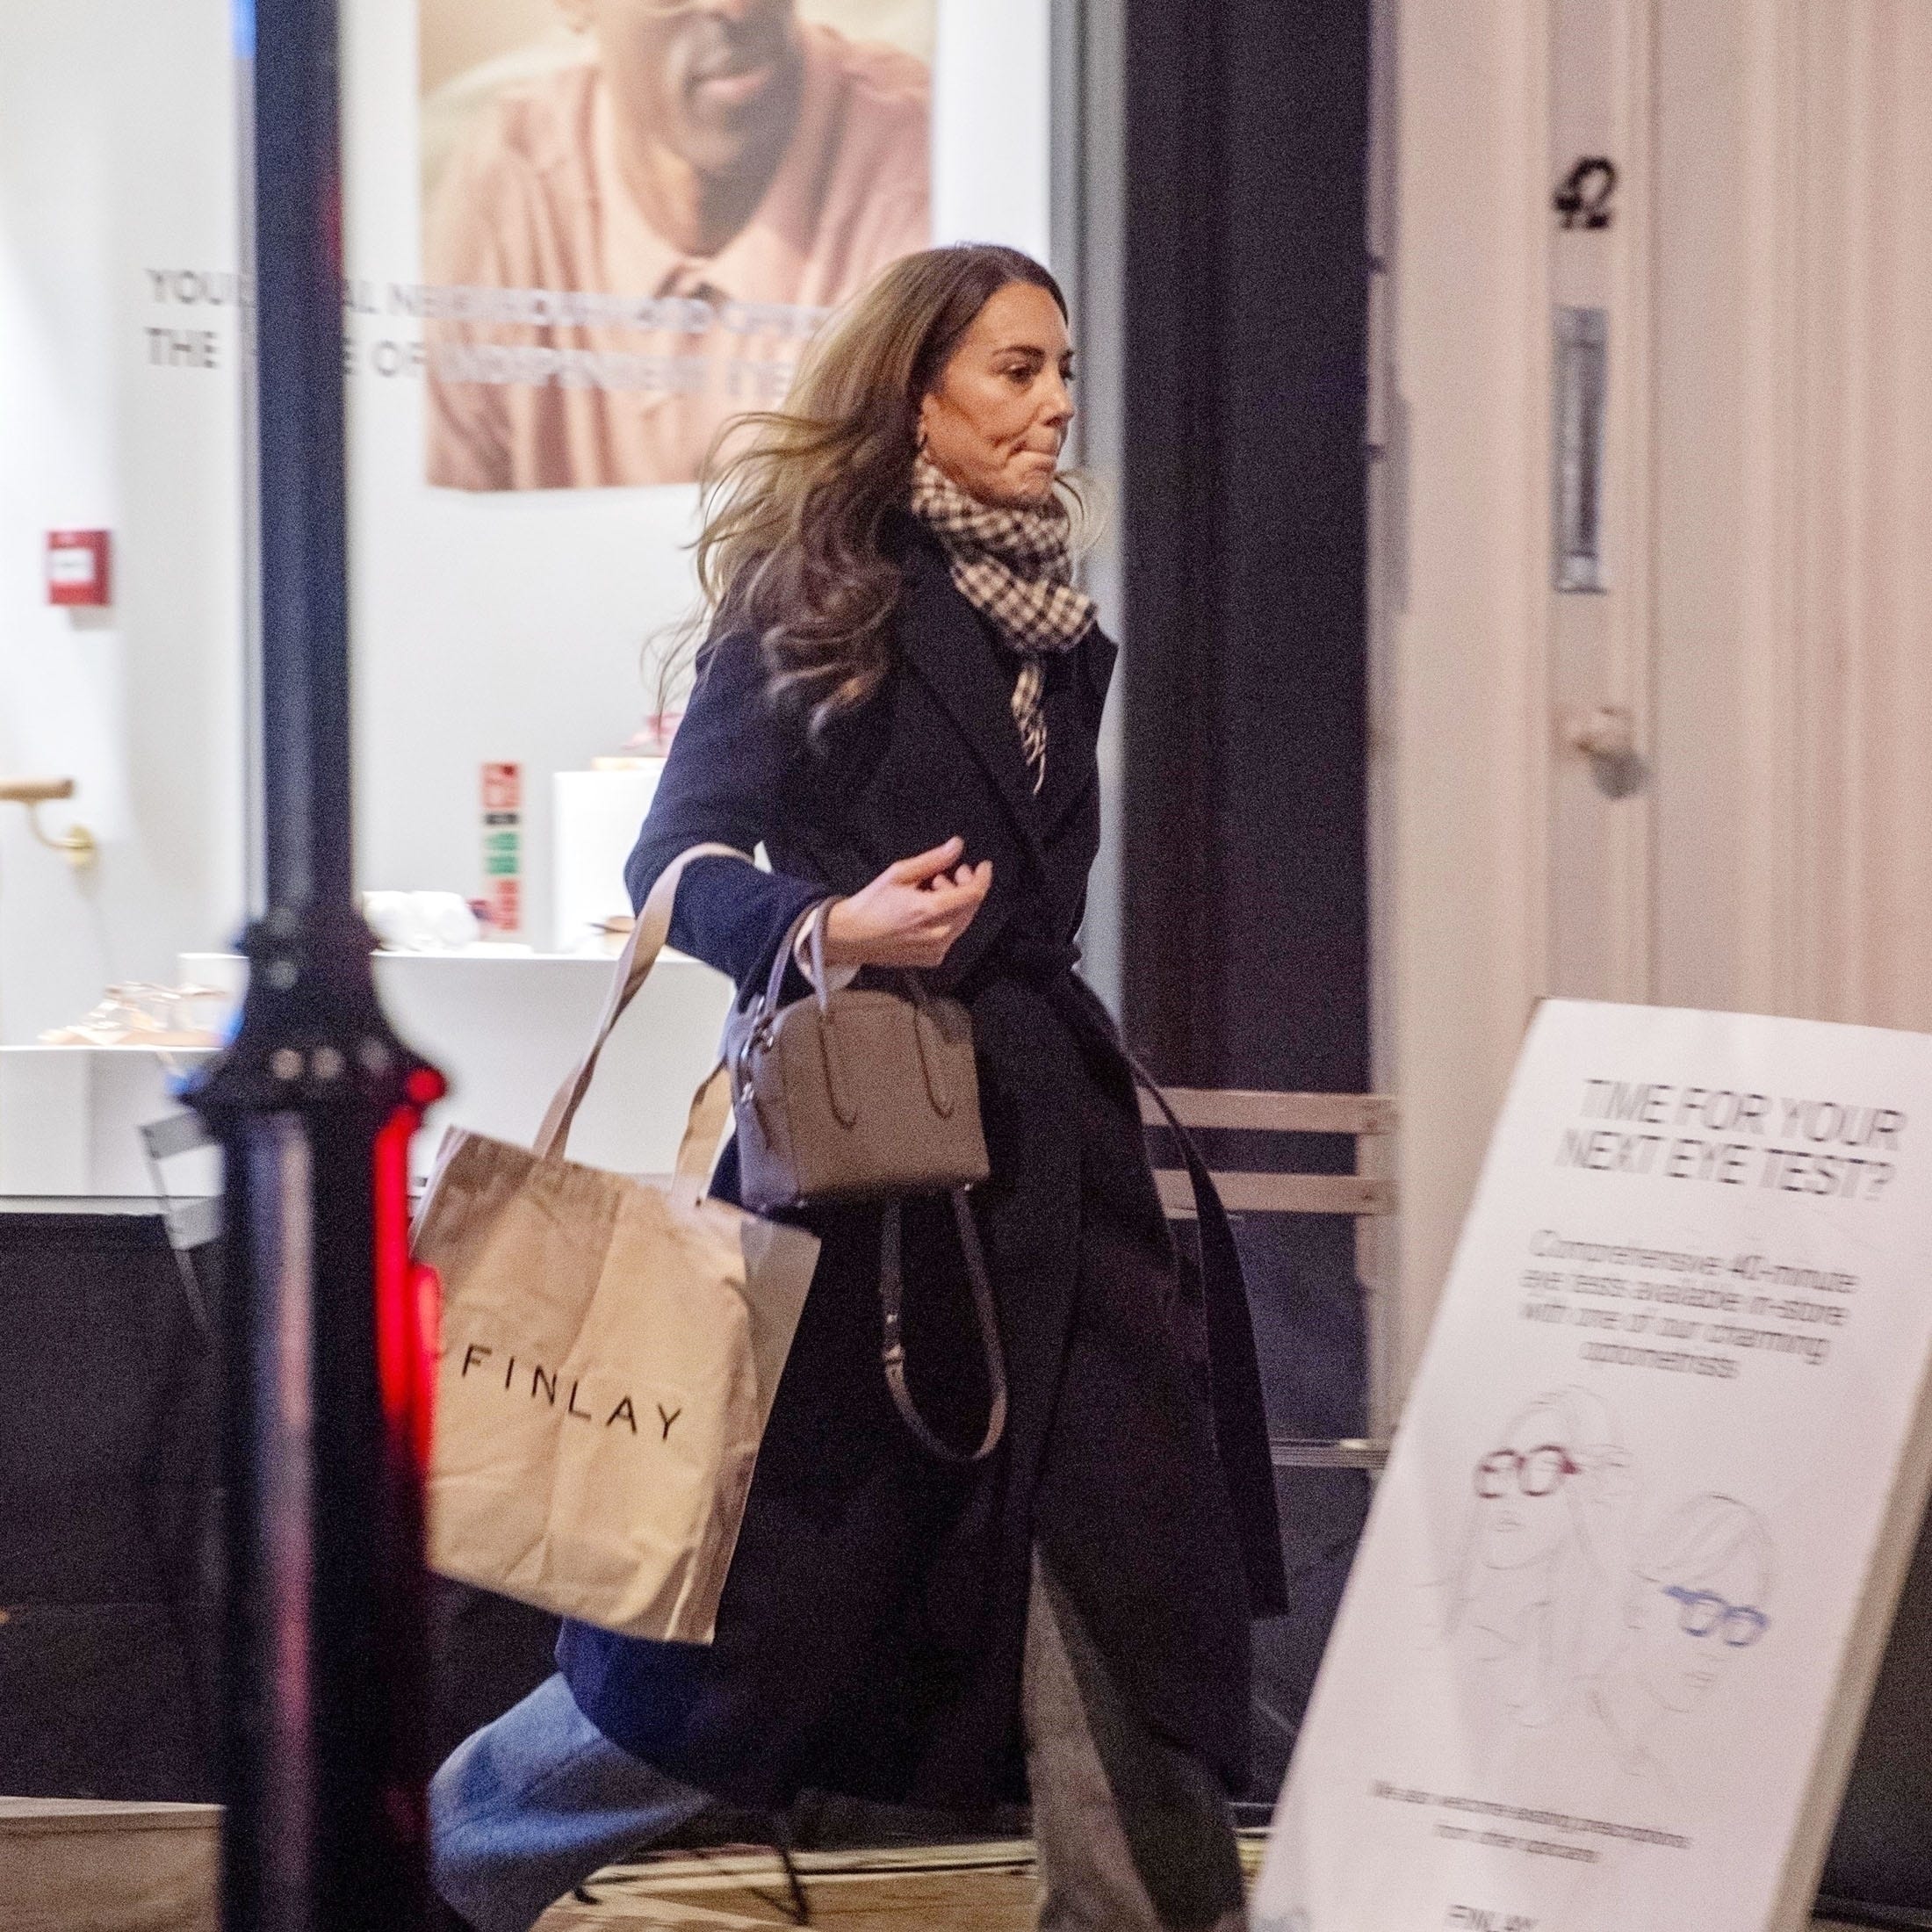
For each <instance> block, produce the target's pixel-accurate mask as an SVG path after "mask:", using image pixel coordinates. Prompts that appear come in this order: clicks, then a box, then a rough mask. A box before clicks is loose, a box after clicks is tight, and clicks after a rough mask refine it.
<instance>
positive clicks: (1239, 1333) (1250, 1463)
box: [1121, 1047, 1288, 1617]
mask: <svg viewBox="0 0 1932 1932" xmlns="http://www.w3.org/2000/svg"><path fill="white" fill-rule="evenodd" d="M1121 1054H1122V1056H1123V1057H1124V1058H1125V1060H1126V1061H1127V1063H1128V1067H1129V1068H1130V1069H1131V1070H1132V1071H1133V1075H1134V1078H1135V1080H1136V1081H1137V1082H1138V1083H1139V1084H1140V1086H1141V1088H1142V1089H1143V1092H1146V1093H1147V1094H1148V1095H1149V1097H1150V1099H1152V1100H1153V1102H1154V1105H1155V1106H1156V1107H1158V1108H1159V1109H1160V1111H1161V1114H1162V1115H1163V1116H1164V1119H1165V1120H1166V1122H1167V1125H1168V1128H1169V1129H1170V1131H1171V1133H1172V1134H1173V1136H1174V1139H1175V1142H1176V1143H1177V1144H1178V1146H1179V1150H1180V1157H1181V1162H1182V1164H1183V1165H1184V1166H1185V1167H1186V1170H1187V1179H1188V1181H1189V1183H1190V1184H1191V1185H1192V1186H1193V1194H1194V1217H1195V1227H1196V1229H1197V1231H1198V1233H1199V1235H1200V1272H1201V1286H1202V1290H1203V1294H1202V1301H1203V1310H1202V1312H1203V1314H1204V1316H1205V1318H1206V1321H1207V1325H1208V1387H1209V1395H1210V1400H1211V1402H1212V1403H1213V1407H1214V1421H1215V1443H1216V1445H1217V1447H1218V1448H1219V1450H1220V1452H1221V1467H1222V1474H1223V1476H1224V1477H1225V1478H1226V1480H1227V1483H1228V1491H1229V1500H1230V1501H1231V1502H1232V1503H1233V1504H1234V1508H1235V1523H1236V1533H1237V1536H1238V1538H1239V1540H1240V1543H1241V1554H1242V1560H1243V1565H1244V1568H1245V1570H1246V1572H1247V1577H1248V1597H1249V1607H1250V1609H1251V1611H1252V1612H1253V1614H1254V1615H1256V1616H1258V1617H1272V1616H1277V1615H1279V1614H1280V1613H1281V1612H1282V1611H1286V1610H1287V1607H1288V1602H1287V1572H1286V1570H1285V1568H1283V1564H1282V1554H1281V1525H1280V1513H1279V1505H1278V1503H1277V1502H1276V1498H1275V1493H1274V1456H1273V1449H1272V1444H1271V1443H1270V1441H1269V1439H1268V1423H1267V1401H1266V1397H1265V1395H1264V1393H1263V1390H1262V1385H1261V1364H1260V1360H1259V1359H1258V1356H1257V1354H1256V1352H1255V1339H1254V1323H1253V1320H1252V1317H1251V1314H1250V1311H1249V1306H1248V1287H1247V1282H1246V1280H1245V1278H1244V1273H1243V1270H1242V1266H1241V1251H1240V1250H1239V1249H1238V1248H1237V1247H1236V1245H1235V1234H1234V1229H1233V1228H1232V1227H1231V1226H1230V1225H1229V1220H1228V1210H1227V1208H1225V1207H1223V1206H1222V1200H1221V1191H1220V1189H1219V1188H1217V1187H1216V1186H1215V1179H1214V1176H1213V1175H1212V1174H1211V1173H1210V1172H1209V1171H1208V1163H1207V1161H1206V1159H1205V1158H1204V1157H1202V1154H1201V1151H1200V1145H1199V1143H1197V1142H1196V1141H1195V1139H1194V1137H1193V1135H1192V1134H1190V1133H1189V1132H1188V1131H1187V1128H1186V1127H1185V1126H1184V1125H1183V1124H1182V1121H1181V1118H1180V1115H1179V1114H1177V1113H1176V1112H1175V1111H1174V1109H1173V1107H1172V1106H1171V1103H1170V1102H1169V1100H1168V1098H1167V1096H1166V1095H1165V1094H1164V1093H1163V1092H1161V1090H1160V1085H1159V1083H1158V1082H1157V1080H1156V1079H1155V1078H1154V1077H1153V1075H1152V1074H1150V1072H1149V1071H1147V1069H1146V1068H1145V1067H1143V1065H1142V1064H1141V1063H1140V1062H1139V1061H1138V1060H1137V1059H1136V1058H1135V1056H1133V1055H1132V1054H1130V1053H1128V1052H1127V1050H1126V1049H1125V1048H1124V1047H1123V1048H1122V1049H1121Z"/></svg>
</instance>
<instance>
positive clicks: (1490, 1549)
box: [1477, 1409, 1575, 1569]
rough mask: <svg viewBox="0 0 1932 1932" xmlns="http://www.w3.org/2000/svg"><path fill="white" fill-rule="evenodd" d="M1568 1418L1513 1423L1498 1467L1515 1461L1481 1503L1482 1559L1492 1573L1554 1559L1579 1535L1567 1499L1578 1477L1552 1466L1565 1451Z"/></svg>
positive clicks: (1543, 1414) (1529, 1415) (1535, 1417)
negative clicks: (1569, 1487) (1565, 1420)
mask: <svg viewBox="0 0 1932 1932" xmlns="http://www.w3.org/2000/svg"><path fill="white" fill-rule="evenodd" d="M1565 1432H1566V1431H1565V1430H1564V1425H1563V1418H1562V1417H1561V1416H1559V1415H1558V1414H1557V1413H1556V1412H1555V1411H1554V1409H1529V1410H1527V1411H1526V1412H1525V1414H1523V1415H1521V1416H1518V1417H1517V1419H1516V1421H1515V1422H1514V1423H1513V1424H1510V1432H1509V1434H1508V1436H1507V1437H1506V1438H1504V1441H1503V1445H1502V1448H1501V1450H1500V1451H1499V1452H1498V1454H1497V1458H1496V1460H1497V1463H1498V1464H1499V1465H1502V1464H1503V1462H1504V1460H1505V1459H1507V1458H1510V1457H1513V1458H1515V1459H1517V1460H1516V1462H1515V1466H1514V1467H1509V1468H1508V1469H1507V1472H1506V1474H1504V1475H1503V1476H1501V1477H1500V1478H1499V1480H1497V1481H1496V1482H1495V1483H1494V1484H1492V1485H1489V1487H1492V1488H1493V1489H1495V1491H1496V1493H1495V1494H1494V1495H1493V1496H1484V1498H1483V1500H1482V1501H1481V1503H1478V1504H1477V1508H1478V1509H1479V1510H1481V1559H1482V1561H1483V1562H1485V1563H1486V1564H1488V1565H1489V1568H1491V1569H1516V1568H1519V1567H1520V1566H1521V1565H1523V1564H1525V1563H1539V1562H1541V1561H1544V1560H1545V1559H1546V1557H1549V1556H1552V1555H1554V1554H1555V1553H1556V1552H1557V1551H1558V1550H1560V1549H1561V1548H1562V1546H1564V1545H1565V1544H1566V1543H1568V1541H1570V1539H1571V1538H1572V1537H1573V1536H1574V1535H1575V1523H1574V1519H1573V1518H1572V1517H1571V1514H1570V1505H1569V1499H1568V1497H1567V1496H1565V1495H1564V1494H1563V1489H1564V1488H1565V1486H1566V1485H1567V1483H1568V1481H1573V1480H1574V1478H1569V1477H1566V1476H1563V1475H1562V1474H1560V1472H1559V1471H1558V1470H1557V1469H1555V1468H1554V1467H1546V1465H1549V1464H1551V1463H1552V1462H1553V1461H1554V1459H1553V1458H1552V1457H1551V1455H1550V1453H1549V1452H1550V1451H1551V1450H1552V1449H1553V1448H1562V1447H1564V1446H1565V1445H1564V1444H1563V1437H1564V1434H1565Z"/></svg>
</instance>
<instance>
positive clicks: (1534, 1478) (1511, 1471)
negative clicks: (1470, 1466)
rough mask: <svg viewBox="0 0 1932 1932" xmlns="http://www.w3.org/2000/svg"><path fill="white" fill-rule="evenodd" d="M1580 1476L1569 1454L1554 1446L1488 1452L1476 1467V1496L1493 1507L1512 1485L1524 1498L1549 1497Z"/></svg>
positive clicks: (1558, 1445) (1544, 1445) (1548, 1444)
mask: <svg viewBox="0 0 1932 1932" xmlns="http://www.w3.org/2000/svg"><path fill="white" fill-rule="evenodd" d="M1578 1474H1582V1470H1581V1467H1580V1466H1579V1465H1578V1464H1577V1463H1575V1461H1573V1460H1571V1457H1570V1453H1569V1451H1568V1450H1567V1449H1565V1448H1564V1447H1562V1445H1561V1444H1558V1443H1554V1442H1546V1443H1539V1445H1537V1446H1536V1447H1535V1448H1533V1449H1492V1450H1491V1451H1490V1452H1489V1454H1488V1455H1486V1456H1485V1457H1483V1459H1482V1460H1481V1462H1479V1463H1477V1465H1476V1494H1477V1495H1478V1496H1481V1497H1482V1499H1483V1500H1484V1501H1485V1502H1488V1503H1493V1502H1495V1501H1496V1498H1497V1497H1498V1496H1507V1495H1508V1494H1509V1492H1510V1486H1511V1484H1512V1483H1513V1484H1514V1485H1515V1487H1516V1488H1517V1489H1520V1490H1521V1491H1522V1492H1523V1494H1524V1495H1525V1496H1549V1495H1550V1494H1552V1493H1553V1492H1554V1490H1556V1489H1560V1488H1561V1486H1562V1484H1563V1483H1564V1482H1565V1481H1568V1478H1569V1477H1571V1476H1574V1475H1578Z"/></svg>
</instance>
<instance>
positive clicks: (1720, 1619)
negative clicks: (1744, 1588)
mask: <svg viewBox="0 0 1932 1932" xmlns="http://www.w3.org/2000/svg"><path fill="white" fill-rule="evenodd" d="M1661 1587H1662V1590H1663V1593H1664V1595H1665V1596H1666V1597H1675V1598H1676V1601H1677V1605H1678V1609H1677V1627H1678V1629H1680V1630H1681V1631H1683V1633H1684V1634H1685V1635H1686V1636H1689V1637H1709V1636H1713V1635H1715V1636H1719V1637H1721V1638H1722V1639H1723V1640H1724V1641H1725V1643H1726V1644H1727V1645H1728V1646H1729V1647H1731V1648H1732V1649H1733V1650H1743V1649H1745V1648H1747V1647H1748V1646H1750V1645H1752V1644H1755V1642H1756V1641H1757V1640H1758V1639H1759V1638H1760V1637H1762V1636H1763V1634H1764V1633H1765V1632H1766V1631H1767V1630H1769V1629H1770V1627H1771V1619H1770V1618H1769V1617H1767V1616H1766V1615H1765V1614H1764V1612H1763V1611H1762V1610H1755V1609H1753V1608H1751V1607H1750V1606H1749V1605H1748V1604H1733V1603H1727V1601H1726V1600H1725V1599H1724V1598H1723V1597H1719V1595H1718V1594H1717V1592H1716V1591H1715V1590H1690V1589H1687V1588H1686V1587H1685V1586H1684V1585H1683V1584H1682V1583H1665V1584H1663V1585H1662V1586H1661Z"/></svg>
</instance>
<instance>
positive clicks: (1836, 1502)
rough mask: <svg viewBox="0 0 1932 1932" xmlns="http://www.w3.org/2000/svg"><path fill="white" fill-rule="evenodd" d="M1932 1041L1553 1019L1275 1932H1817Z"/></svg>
mask: <svg viewBox="0 0 1932 1932" xmlns="http://www.w3.org/2000/svg"><path fill="white" fill-rule="evenodd" d="M1928 1352H1932V1036H1928V1035H1924V1034H1902V1033H1888V1032H1882V1031H1879V1030H1878V1029H1876V1028H1872V1027H1845V1026H1835V1025H1827V1024H1825V1023H1823V1022H1820V1021H1813V1020H1774V1019H1763V1018H1757V1017H1753V1016H1748V1015H1743V1014H1735V1013H1694V1012H1685V1011H1676V1010H1671V1009H1668V1008H1659V1007H1640V1006H1603V1005H1594V1004H1585V1003H1581V1002H1572V1001H1554V1000H1553V1001H1548V1002H1546V1003H1545V1004H1544V1005H1543V1006H1541V1008H1540V1009H1539V1012H1538V1013H1537V1015H1536V1018H1535V1020H1534V1021H1533V1023H1532V1027H1531V1028H1530V1032H1529V1035H1528V1037H1527V1040H1526V1041H1525V1045H1524V1049H1523V1052H1522V1056H1521V1058H1520V1059H1519V1061H1518V1062H1517V1069H1516V1073H1515V1076H1514V1078H1513V1079H1512V1081H1511V1084H1510V1090H1509V1093H1508V1096H1507V1098H1506V1099H1505V1100H1504V1103H1503V1110H1502V1114H1501V1115H1500V1117H1499V1119H1498V1121H1497V1123H1496V1130H1495V1133H1494V1135H1493V1136H1492V1138H1491V1141H1490V1144H1489V1153H1488V1157H1487V1158H1486V1161H1485V1163H1484V1165H1483V1168H1482V1172H1481V1179H1480V1182H1479V1184H1478V1186H1477V1189H1476V1193H1475V1198H1474V1202H1473V1204H1472V1206H1471V1208H1470V1211H1469V1215H1468V1218H1467V1221H1466V1222H1465V1223H1464V1226H1463V1230H1462V1236H1461V1239H1460V1243H1459V1244H1458V1246H1457V1250H1456V1255H1455V1259H1454V1262H1453V1265H1452V1268H1451V1270H1450V1274H1449V1279H1448V1282H1447V1284H1446V1286H1445V1289H1444V1292H1443V1296H1442V1301H1441V1304H1440V1307H1439V1308H1438V1313H1437V1316H1436V1320H1435V1325H1434V1327H1433V1329H1432V1330H1431V1335H1430V1338H1429V1342H1428V1345H1427V1348H1426V1350H1425V1352H1424V1358H1423V1361H1422V1364H1421V1366H1420V1369H1419V1371H1418V1373H1417V1379H1416V1382H1415V1385H1414V1388H1413V1389H1412V1391H1411V1393H1410V1395H1409V1402H1408V1406H1407V1409H1406V1412H1405V1414H1404V1416H1403V1418H1402V1425H1401V1427H1400V1429H1399V1431H1397V1435H1396V1438H1395V1443H1394V1445H1393V1446H1392V1450H1391V1453H1390V1458H1389V1462H1388V1469H1387V1471H1386V1472H1385V1474H1384V1475H1383V1477H1382V1480H1381V1483H1380V1485H1379V1487H1378V1489H1377V1493H1376V1496H1375V1501H1374V1504H1373V1509H1372V1510H1371V1512H1370V1516H1369V1520H1368V1524H1367V1527H1366V1532H1365V1533H1364V1537H1363V1540H1362V1544H1361V1547H1360V1549H1359V1553H1358V1554H1357V1557H1356V1561H1355V1564H1354V1567H1353V1568H1352V1572H1351V1574H1350V1577H1349V1582H1348V1587H1347V1590H1346V1592H1345V1594H1344V1597H1343V1601H1342V1605H1341V1610H1340V1612H1339V1614H1338V1616H1337V1620H1336V1625H1335V1628H1334V1632H1333V1633H1332V1635H1331V1637H1330V1641H1329V1646H1328V1650H1327V1653H1326V1654H1325V1656H1324V1658H1323V1664H1322V1669H1321V1673H1320V1676H1319V1677H1318V1679H1317V1682H1316V1688H1315V1693H1314V1696H1313V1698H1312V1700H1311V1701H1310V1704H1309V1707H1308V1716H1307V1719H1306V1721H1305V1722H1304V1724H1303V1727H1302V1730H1301V1737H1300V1739H1299V1741H1298V1743H1297V1745H1296V1748H1295V1753H1294V1762H1293V1763H1292V1765H1291V1766H1290V1768H1289V1771H1288V1776H1287V1783H1286V1784H1285V1786H1284V1788H1283V1791H1282V1793H1281V1799H1280V1805H1279V1806H1278V1808H1277V1811H1276V1813H1275V1820H1274V1827H1273V1831H1272V1836H1271V1839H1270V1843H1269V1847H1268V1853H1267V1857H1266V1861H1265V1865H1264V1867H1263V1871H1262V1876H1261V1881H1260V1885H1259V1888H1258V1893H1257V1897H1256V1901H1255V1906H1254V1914H1253V1921H1254V1925H1255V1927H1256V1932H1654V1928H1663V1927H1675V1926H1691V1927H1695V1928H1698V1932H1789V1928H1798V1927H1801V1926H1804V1925H1806V1924H1807V1923H1808V1922H1809V1917H1810V1908H1811V1904H1812V1900H1813V1893H1814V1891H1815V1887H1816V1883H1817V1877H1818V1871H1819V1867H1820V1864H1821V1863H1822V1860H1823V1857H1824V1854H1825V1848H1826V1845H1827V1842H1828V1839H1829V1836H1830V1833H1831V1828H1832V1824H1833V1821H1834V1819H1835V1814H1836V1811H1837V1806H1838V1801H1839V1799H1840V1796H1841V1794H1842V1787H1843V1783H1844V1778H1845V1775H1846V1772H1847V1770H1848V1768H1849V1760H1850V1756H1851V1752H1852V1749H1853V1747H1854V1746H1855V1744H1856V1740H1857V1737H1858V1733H1859V1727H1860V1722H1861V1719H1862V1715H1863V1712H1864V1705H1865V1701H1866V1699H1867V1698H1868V1696H1869V1694H1870V1691H1871V1680H1872V1677H1873V1675H1874V1674H1875V1672H1876V1670H1877V1668H1878V1659H1879V1656H1880V1655H1881V1654H1882V1652H1883V1649H1884V1646H1885V1634H1886V1631H1887V1628H1888V1626H1889V1622H1890V1618H1891V1612H1892V1604H1893V1603H1894V1601H1895V1598H1896V1596H1897V1592H1898V1588H1899V1584H1900V1580H1901V1578H1902V1576H1903V1574H1904V1569H1905V1566H1906V1563H1907V1559H1908V1558H1909V1556H1910V1554H1911V1551H1912V1547H1913V1545H1914V1539H1915V1537H1916V1533H1917V1527H1918V1523H1919V1519H1920V1517H1921V1512H1922V1510H1923V1508H1924V1503H1925V1493H1926V1487H1927V1481H1928V1471H1932V1441H1928V1426H1927V1417H1926V1407H1927V1364H1928Z"/></svg>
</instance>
